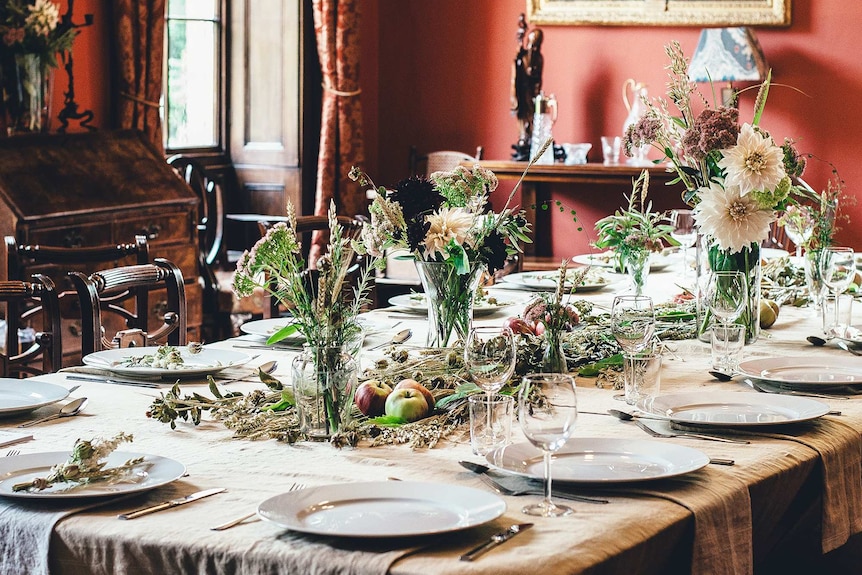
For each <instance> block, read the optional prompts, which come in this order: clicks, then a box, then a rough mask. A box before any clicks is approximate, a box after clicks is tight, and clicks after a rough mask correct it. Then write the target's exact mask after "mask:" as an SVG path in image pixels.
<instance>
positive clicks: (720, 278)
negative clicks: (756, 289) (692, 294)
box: [706, 271, 748, 328]
mask: <svg viewBox="0 0 862 575" xmlns="http://www.w3.org/2000/svg"><path fill="white" fill-rule="evenodd" d="M747 298H748V289H747V286H746V283H745V275H743V273H742V272H740V271H718V272H713V273H712V274H711V275H710V276H709V283H708V284H707V286H706V303H707V305H708V306H709V309H710V310H712V314H713V315H714V316H715V317H717V318H718V319H719V321H721V324H722V327H724V328H727V327H728V325H730V324H731V323H732V322H734V321H736V319H737V318H738V317H739V316H740V315H741V314H742V310H743V309H744V308H745V301H746V299H747Z"/></svg>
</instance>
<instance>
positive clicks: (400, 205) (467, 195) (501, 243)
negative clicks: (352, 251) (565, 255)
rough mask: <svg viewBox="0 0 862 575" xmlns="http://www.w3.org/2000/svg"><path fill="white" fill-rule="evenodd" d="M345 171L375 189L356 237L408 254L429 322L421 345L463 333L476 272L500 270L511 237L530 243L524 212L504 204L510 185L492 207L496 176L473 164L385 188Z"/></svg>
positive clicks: (515, 248)
mask: <svg viewBox="0 0 862 575" xmlns="http://www.w3.org/2000/svg"><path fill="white" fill-rule="evenodd" d="M350 177H351V179H353V180H354V181H358V182H359V184H360V185H362V186H370V187H372V188H373V189H374V190H375V192H376V197H375V199H374V202H373V203H372V204H371V207H370V210H369V211H370V213H371V225H370V226H367V227H366V229H365V230H364V231H363V236H362V240H363V244H364V246H365V249H366V250H367V251H368V253H370V254H372V255H375V256H382V255H383V253H384V251H385V250H387V249H403V250H406V251H408V252H410V253H411V254H412V255H413V257H414V258H415V261H416V264H417V270H418V271H419V275H420V278H421V279H422V282H423V287H424V289H425V294H426V296H427V300H428V311H429V320H430V322H431V324H432V328H431V329H430V330H429V340H428V345H429V346H434V347H436V346H446V345H448V344H449V342H450V339H451V337H452V335H453V334H454V333H457V335H458V336H460V337H461V338H462V339H465V338H466V336H467V333H468V330H469V324H470V320H471V315H472V305H473V299H474V293H475V291H476V288H477V287H478V284H479V281H480V278H481V276H482V274H483V273H484V272H488V273H493V272H494V271H495V270H498V269H502V268H503V266H504V265H505V263H506V258H507V257H508V256H510V255H513V254H516V253H518V252H519V251H520V247H519V243H520V242H529V241H530V239H529V237H528V236H527V233H528V232H529V225H528V222H527V219H526V217H525V216H524V212H523V211H519V212H515V211H514V210H512V209H510V208H509V201H511V199H512V197H513V195H514V190H513V192H512V194H511V195H510V196H509V200H508V201H507V202H506V206H505V207H504V208H503V210H501V211H500V212H497V213H495V212H493V211H491V208H490V204H489V196H490V194H491V192H493V191H494V190H495V189H496V188H497V177H496V176H495V175H494V173H493V172H491V171H490V170H486V169H484V168H482V167H481V166H480V165H478V164H476V165H475V166H473V168H464V167H460V166H459V167H457V168H455V169H454V170H452V171H450V172H435V173H433V174H431V176H430V178H429V179H426V178H423V177H418V176H413V177H410V178H407V179H405V180H402V181H401V182H399V183H398V185H397V186H396V187H395V189H393V190H388V189H386V188H385V187H382V186H381V187H377V186H375V185H374V183H373V182H372V180H371V178H369V177H368V175H367V174H365V173H364V172H363V171H362V170H360V169H359V168H356V167H354V168H352V169H351V171H350ZM516 189H517V187H516Z"/></svg>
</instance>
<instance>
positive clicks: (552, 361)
mask: <svg viewBox="0 0 862 575" xmlns="http://www.w3.org/2000/svg"><path fill="white" fill-rule="evenodd" d="M544 336H545V337H544V341H543V343H542V365H541V367H540V369H539V371H540V372H542V373H569V367H568V365H566V355H565V354H564V353H563V340H562V338H561V337H560V333H559V332H557V331H555V330H548V331H545V334H544Z"/></svg>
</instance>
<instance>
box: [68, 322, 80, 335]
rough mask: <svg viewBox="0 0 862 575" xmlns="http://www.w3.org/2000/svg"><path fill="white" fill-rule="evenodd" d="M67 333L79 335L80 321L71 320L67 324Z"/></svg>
mask: <svg viewBox="0 0 862 575" xmlns="http://www.w3.org/2000/svg"><path fill="white" fill-rule="evenodd" d="M69 333H70V334H72V335H73V336H74V337H81V322H78V321H73V322H72V323H70V324H69Z"/></svg>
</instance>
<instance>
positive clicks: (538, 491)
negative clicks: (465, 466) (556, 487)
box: [479, 473, 610, 503]
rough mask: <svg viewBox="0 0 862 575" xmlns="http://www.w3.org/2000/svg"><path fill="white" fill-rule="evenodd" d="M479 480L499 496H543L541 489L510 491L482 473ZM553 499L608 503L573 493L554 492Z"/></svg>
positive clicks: (510, 489) (604, 500) (509, 488)
mask: <svg viewBox="0 0 862 575" xmlns="http://www.w3.org/2000/svg"><path fill="white" fill-rule="evenodd" d="M479 480H480V481H482V483H484V484H485V485H487V486H488V487H490V488H491V489H493V490H494V491H496V492H497V493H499V494H501V495H544V494H545V493H544V492H543V491H542V490H541V489H536V488H526V489H512V488H511V487H506V486H505V485H503V484H501V483H498V482H497V481H495V480H494V479H493V478H491V477H489V476H488V475H487V474H486V473H483V474H482V475H480V476H479ZM553 495H554V497H557V498H560V499H570V500H572V501H581V502H583V503H610V501H608V500H607V499H598V498H596V497H584V496H583V495H575V494H574V493H566V492H565V491H554V493H553Z"/></svg>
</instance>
